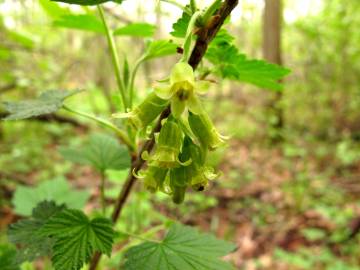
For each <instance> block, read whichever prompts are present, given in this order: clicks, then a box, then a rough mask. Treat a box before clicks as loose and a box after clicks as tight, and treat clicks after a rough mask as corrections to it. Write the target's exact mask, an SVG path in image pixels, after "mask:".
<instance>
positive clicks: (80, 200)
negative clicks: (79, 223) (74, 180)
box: [12, 178, 89, 216]
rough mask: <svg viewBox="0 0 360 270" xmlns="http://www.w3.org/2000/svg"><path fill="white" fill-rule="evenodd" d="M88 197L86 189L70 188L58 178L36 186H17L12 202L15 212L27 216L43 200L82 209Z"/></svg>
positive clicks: (63, 180) (64, 181)
mask: <svg viewBox="0 0 360 270" xmlns="http://www.w3.org/2000/svg"><path fill="white" fill-rule="evenodd" d="M88 198H89V193H88V192H87V191H74V190H71V188H70V186H69V184H68V182H67V181H66V180H65V179H63V178H60V179H56V180H52V181H45V182H43V183H41V184H40V185H38V186H37V187H25V186H18V187H17V189H16V191H15V194H14V198H13V201H12V202H13V204H14V206H15V212H16V213H17V214H19V215H23V216H29V215H30V214H31V211H32V209H33V208H34V207H35V206H36V205H37V204H38V203H40V202H41V201H44V200H49V201H50V200H51V201H54V202H55V203H57V204H60V205H61V204H65V205H66V206H68V207H69V208H75V209H82V208H83V207H84V206H85V203H86V201H87V200H88Z"/></svg>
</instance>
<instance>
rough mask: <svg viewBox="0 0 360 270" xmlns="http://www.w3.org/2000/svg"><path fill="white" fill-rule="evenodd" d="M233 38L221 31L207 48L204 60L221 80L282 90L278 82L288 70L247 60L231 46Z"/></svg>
mask: <svg viewBox="0 0 360 270" xmlns="http://www.w3.org/2000/svg"><path fill="white" fill-rule="evenodd" d="M232 40H233V38H232V37H231V36H230V35H229V34H226V33H225V32H224V30H222V34H221V35H220V36H219V37H217V38H216V39H215V40H214V41H213V42H212V43H211V44H210V46H209V49H208V51H207V53H206V58H207V59H208V60H209V61H210V62H211V63H212V64H213V65H214V66H215V68H216V71H217V73H219V75H220V76H221V77H223V78H228V79H231V80H237V81H242V82H247V83H250V84H253V85H256V86H258V87H261V88H264V89H271V90H282V88H283V86H282V84H281V83H280V82H279V80H281V79H282V78H284V77H285V76H286V75H288V74H289V73H290V70H288V69H286V68H284V67H281V66H278V65H275V64H270V63H268V62H266V61H263V60H249V59H247V58H246V56H245V55H244V54H240V53H239V51H238V49H237V48H236V47H235V46H234V45H232Z"/></svg>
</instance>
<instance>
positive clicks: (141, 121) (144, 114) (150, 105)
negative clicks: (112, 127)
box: [113, 92, 169, 130]
mask: <svg viewBox="0 0 360 270" xmlns="http://www.w3.org/2000/svg"><path fill="white" fill-rule="evenodd" d="M168 104H169V101H168V100H164V99H161V98H160V97H158V96H157V95H156V94H155V93H154V92H152V93H150V94H149V95H148V96H147V97H146V98H145V100H144V101H143V102H142V103H141V104H140V105H138V106H137V107H136V108H134V109H133V110H132V111H131V112H128V113H117V114H114V115H113V117H115V118H129V122H130V123H131V125H132V126H133V127H134V128H135V129H138V130H139V129H143V128H145V127H146V126H148V125H149V124H151V123H152V122H153V121H154V120H155V119H156V118H157V117H158V116H159V115H160V113H161V112H162V111H163V110H164V109H165V107H166V106H167V105H168Z"/></svg>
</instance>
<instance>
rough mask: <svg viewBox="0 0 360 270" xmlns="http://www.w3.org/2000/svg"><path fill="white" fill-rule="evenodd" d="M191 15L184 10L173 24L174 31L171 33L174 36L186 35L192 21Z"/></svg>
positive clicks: (182, 36) (181, 36)
mask: <svg viewBox="0 0 360 270" xmlns="http://www.w3.org/2000/svg"><path fill="white" fill-rule="evenodd" d="M190 19H191V17H190V15H189V14H187V13H186V12H183V14H182V16H181V18H180V19H178V20H177V22H176V23H174V24H173V31H172V32H171V33H170V34H171V35H172V36H173V37H177V38H184V37H185V36H186V31H187V28H188V25H189V22H190Z"/></svg>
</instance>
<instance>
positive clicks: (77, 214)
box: [41, 210, 114, 270]
mask: <svg viewBox="0 0 360 270" xmlns="http://www.w3.org/2000/svg"><path fill="white" fill-rule="evenodd" d="M41 234H42V235H46V236H49V237H52V238H54V239H55V242H54V246H53V255H52V262H53V266H54V267H55V269H56V270H77V269H81V267H82V266H83V264H84V263H87V262H89V260H90V258H91V256H92V254H93V253H94V252H95V251H99V252H101V253H105V254H107V255H108V256H110V254H111V249H112V244H113V238H114V231H113V229H112V224H111V221H110V220H108V219H105V218H94V219H92V220H89V219H88V217H87V216H86V215H85V214H84V213H83V212H81V211H79V210H64V211H62V212H60V213H58V214H56V215H54V216H53V217H52V218H51V219H50V220H49V221H48V222H47V223H46V224H45V225H44V226H43V228H42V229H41Z"/></svg>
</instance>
